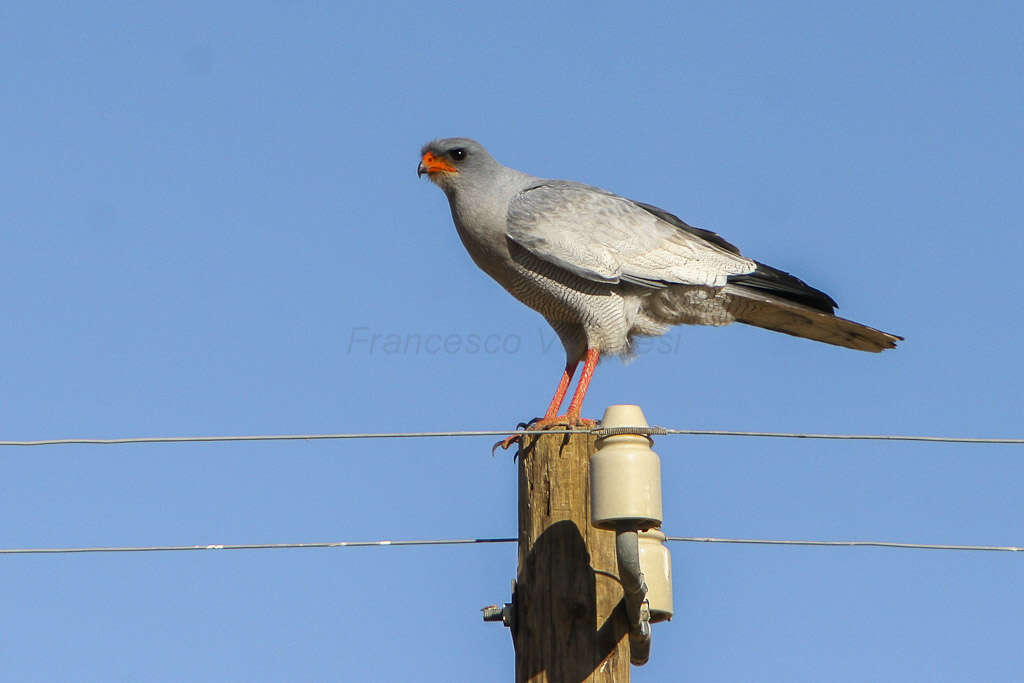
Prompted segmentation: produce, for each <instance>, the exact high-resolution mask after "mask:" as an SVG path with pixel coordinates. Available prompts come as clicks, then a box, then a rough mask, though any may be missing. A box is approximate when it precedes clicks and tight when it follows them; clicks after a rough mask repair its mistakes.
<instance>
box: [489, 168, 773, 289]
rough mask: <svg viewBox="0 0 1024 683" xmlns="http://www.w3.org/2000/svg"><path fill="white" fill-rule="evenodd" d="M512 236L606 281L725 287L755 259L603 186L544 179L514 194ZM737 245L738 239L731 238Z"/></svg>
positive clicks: (561, 263)
mask: <svg viewBox="0 0 1024 683" xmlns="http://www.w3.org/2000/svg"><path fill="white" fill-rule="evenodd" d="M507 236H508V237H509V238H510V239H511V240H513V241H514V242H516V243H517V244H519V245H520V246H521V247H523V248H525V249H526V250H528V251H529V252H531V253H532V254H534V255H535V256H537V257H538V258H540V259H542V260H544V261H547V262H549V263H553V264H555V265H557V266H559V267H561V268H564V269H566V270H568V271H570V272H572V273H575V274H576V275H578V276H580V277H583V278H586V279H588V280H595V281H598V282H620V281H622V282H632V283H636V284H642V285H646V286H651V287H660V286H665V285H667V284H685V285H702V286H712V287H721V286H723V285H725V284H726V282H727V278H728V277H729V276H730V275H738V274H745V273H751V272H753V271H754V270H755V268H756V264H755V263H754V261H752V260H750V259H747V258H744V257H743V256H740V255H739V254H738V253H735V251H730V250H728V249H725V248H722V247H720V246H718V245H716V244H714V243H712V242H709V241H707V240H704V239H701V237H700V236H698V235H696V234H693V233H691V232H688V231H684V230H681V229H679V228H678V227H677V226H675V225H672V224H671V223H669V222H668V221H666V220H664V219H662V218H660V217H659V216H658V215H656V214H655V213H652V212H651V211H649V210H646V209H645V208H642V207H641V206H638V205H637V204H636V203H634V202H633V201H631V200H629V199H626V198H625V197H620V196H618V195H615V194H612V193H610V192H606V191H604V190H600V189H598V188H595V187H590V186H587V185H581V184H578V183H570V182H566V181H544V182H543V183H538V184H536V185H533V186H531V187H528V188H527V189H525V190H523V191H522V192H520V193H519V194H517V195H516V196H515V198H514V199H513V200H512V201H511V203H510V204H509V208H508V214H507ZM730 246H731V245H730Z"/></svg>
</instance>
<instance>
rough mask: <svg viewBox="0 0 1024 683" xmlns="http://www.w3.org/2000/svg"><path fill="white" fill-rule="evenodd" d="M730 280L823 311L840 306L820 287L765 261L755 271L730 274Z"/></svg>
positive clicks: (829, 311) (732, 282)
mask: <svg viewBox="0 0 1024 683" xmlns="http://www.w3.org/2000/svg"><path fill="white" fill-rule="evenodd" d="M755 263H757V262H756V261H755ZM728 281H729V284H733V285H740V286H741V287H749V288H750V289H758V290H761V291H763V292H767V293H770V294H774V295H775V296H777V297H779V298H780V299H786V300H788V301H794V302H796V303H798V304H803V305H804V306H810V307H811V308H813V309H815V310H818V311H821V312H823V313H835V309H836V308H838V306H839V304H837V303H836V302H835V299H833V298H832V297H830V296H829V295H828V294H826V293H825V292H823V291H821V290H820V289H815V288H814V287H811V286H810V285H809V284H807V283H806V282H804V281H803V280H801V279H800V278H798V277H794V276H792V275H790V274H789V273H787V272H785V271H782V270H779V269H778V268H772V267H771V266H766V265H765V264H763V263H757V270H755V271H754V272H753V273H747V274H745V275H730V276H729V278H728Z"/></svg>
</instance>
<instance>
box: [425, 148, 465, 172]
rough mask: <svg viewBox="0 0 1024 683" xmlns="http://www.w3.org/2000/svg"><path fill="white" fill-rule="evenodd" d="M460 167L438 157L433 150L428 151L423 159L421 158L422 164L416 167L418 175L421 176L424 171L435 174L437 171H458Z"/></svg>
mask: <svg viewBox="0 0 1024 683" xmlns="http://www.w3.org/2000/svg"><path fill="white" fill-rule="evenodd" d="M458 172H459V171H458V169H456V168H455V167H454V166H452V165H451V164H449V163H448V162H447V161H444V160H443V159H438V158H437V157H436V156H434V153H433V152H427V153H426V154H424V155H423V159H421V160H420V165H419V166H418V167H417V168H416V175H418V176H420V175H423V174H424V173H426V174H428V175H433V174H435V173H458Z"/></svg>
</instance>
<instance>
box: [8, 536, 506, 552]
mask: <svg viewBox="0 0 1024 683" xmlns="http://www.w3.org/2000/svg"><path fill="white" fill-rule="evenodd" d="M518 540H519V539H516V538H437V539H428V540H422V541H328V542H323V543H315V542H314V543H236V544H227V543H210V544H205V545H145V546H109V547H102V546H94V547H87V548H0V555H55V554H61V553H145V552H163V551H176V550H284V549H296V548H366V547H381V548H383V547H388V546H406V545H469V544H473V543H515V542H517V541H518Z"/></svg>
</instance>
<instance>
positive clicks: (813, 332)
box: [722, 284, 903, 353]
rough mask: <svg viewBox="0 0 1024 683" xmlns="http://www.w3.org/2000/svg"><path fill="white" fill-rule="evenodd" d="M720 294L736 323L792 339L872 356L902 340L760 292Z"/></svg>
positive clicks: (729, 289) (738, 288) (738, 289)
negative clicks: (868, 352)
mask: <svg viewBox="0 0 1024 683" xmlns="http://www.w3.org/2000/svg"><path fill="white" fill-rule="evenodd" d="M722 294H724V295H725V296H726V298H727V303H726V309H727V310H728V311H729V313H730V314H732V316H734V317H735V319H736V320H737V321H739V322H742V323H746V324H748V325H754V326H756V327H763V328H765V329H768V330H774V331H776V332H782V333H784V334H791V335H793V336H794V337H804V338H806V339H814V340H815V341H820V342H825V343H826V344H835V345H836V346H845V347H846V348H848V349H856V350H858V351H871V352H874V353H878V352H879V351H884V350H885V349H891V348H894V347H895V346H896V342H898V341H902V340H903V337H898V336H896V335H895V334H889V333H888V332H882V331H881V330H876V329H874V328H872V327H868V326H867V325H861V324H860V323H855V322H853V321H852V320H846V319H845V318H839V317H836V316H835V315H832V314H831V313H826V312H825V311H822V310H818V309H816V308H812V307H810V306H807V305H804V304H801V303H798V302H795V301H790V300H787V299H785V298H782V297H780V296H776V295H774V294H770V293H767V292H766V291H764V290H761V289H755V288H750V287H744V286H742V285H735V284H729V285H726V286H725V287H724V288H723V291H722Z"/></svg>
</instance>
